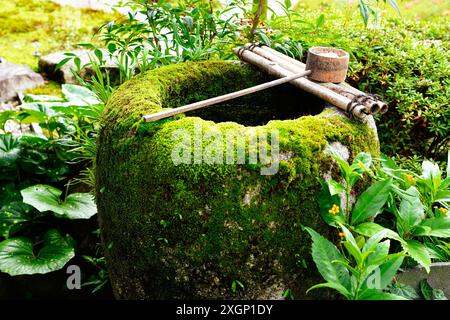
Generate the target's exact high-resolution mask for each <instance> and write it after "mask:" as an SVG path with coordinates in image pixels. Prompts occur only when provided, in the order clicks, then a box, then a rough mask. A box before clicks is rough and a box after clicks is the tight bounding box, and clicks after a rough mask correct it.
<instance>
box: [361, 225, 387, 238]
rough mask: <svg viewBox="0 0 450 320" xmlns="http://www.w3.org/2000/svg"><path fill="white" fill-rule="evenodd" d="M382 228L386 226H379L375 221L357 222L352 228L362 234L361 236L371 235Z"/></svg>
mask: <svg viewBox="0 0 450 320" xmlns="http://www.w3.org/2000/svg"><path fill="white" fill-rule="evenodd" d="M382 230H386V228H385V227H383V226H380V225H379V224H378V223H375V222H363V223H360V224H358V225H357V226H356V227H355V228H354V231H355V232H357V233H359V234H362V235H363V236H366V237H371V236H373V235H374V234H375V233H378V232H380V231H382Z"/></svg>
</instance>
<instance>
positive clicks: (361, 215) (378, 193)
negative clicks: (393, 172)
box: [352, 179, 392, 224]
mask: <svg viewBox="0 0 450 320" xmlns="http://www.w3.org/2000/svg"><path fill="white" fill-rule="evenodd" d="M391 186H392V179H386V180H381V181H378V182H375V183H374V184H373V185H371V186H370V187H369V188H368V189H367V190H366V191H364V192H363V193H362V194H361V195H360V196H359V199H358V201H357V202H356V204H355V207H354V209H353V211H352V224H356V223H358V222H362V221H363V220H365V219H367V218H371V217H375V216H376V215H377V214H378V213H379V212H380V210H381V209H382V208H383V206H384V204H385V203H386V201H387V199H388V196H389V192H390V191H391Z"/></svg>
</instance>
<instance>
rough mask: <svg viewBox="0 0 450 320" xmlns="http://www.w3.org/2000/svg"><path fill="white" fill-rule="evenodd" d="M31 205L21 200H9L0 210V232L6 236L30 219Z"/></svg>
mask: <svg viewBox="0 0 450 320" xmlns="http://www.w3.org/2000/svg"><path fill="white" fill-rule="evenodd" d="M32 210H33V207H31V206H29V205H27V204H25V203H23V202H19V201H17V202H11V203H10V204H8V205H6V206H3V207H2V208H1V210H0V234H1V235H2V236H3V237H5V238H8V237H10V236H11V235H12V234H13V233H15V232H17V231H18V230H20V229H21V227H22V226H23V225H24V224H25V223H27V222H28V221H29V220H30V219H31V211H32Z"/></svg>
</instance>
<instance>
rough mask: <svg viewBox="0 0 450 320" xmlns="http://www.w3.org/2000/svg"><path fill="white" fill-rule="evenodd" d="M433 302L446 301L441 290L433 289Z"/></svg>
mask: <svg viewBox="0 0 450 320" xmlns="http://www.w3.org/2000/svg"><path fill="white" fill-rule="evenodd" d="M433 300H448V299H447V297H446V296H445V293H444V291H442V290H441V289H433Z"/></svg>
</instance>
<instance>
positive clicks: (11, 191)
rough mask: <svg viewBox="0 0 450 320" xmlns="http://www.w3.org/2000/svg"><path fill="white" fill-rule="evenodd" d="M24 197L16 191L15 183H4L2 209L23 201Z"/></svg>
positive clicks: (0, 193)
mask: <svg viewBox="0 0 450 320" xmlns="http://www.w3.org/2000/svg"><path fill="white" fill-rule="evenodd" d="M21 200H22V196H21V195H20V192H19V191H18V190H17V189H16V186H15V184H14V183H12V182H10V183H4V182H2V183H1V184H0V208H1V207H3V206H6V205H8V204H9V203H11V202H14V201H21Z"/></svg>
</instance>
